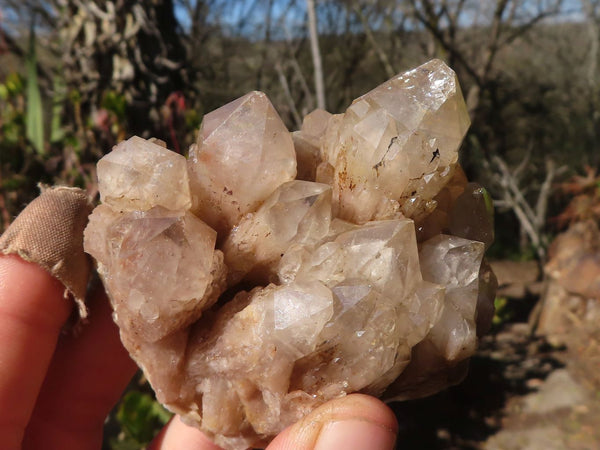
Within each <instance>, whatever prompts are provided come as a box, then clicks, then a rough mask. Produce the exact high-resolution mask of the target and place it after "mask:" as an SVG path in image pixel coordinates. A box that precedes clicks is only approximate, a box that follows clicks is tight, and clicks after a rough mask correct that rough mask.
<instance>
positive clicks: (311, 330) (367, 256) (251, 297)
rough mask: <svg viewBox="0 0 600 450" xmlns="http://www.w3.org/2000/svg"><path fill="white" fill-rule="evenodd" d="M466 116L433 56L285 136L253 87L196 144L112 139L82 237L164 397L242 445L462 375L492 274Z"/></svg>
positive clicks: (484, 201)
mask: <svg viewBox="0 0 600 450" xmlns="http://www.w3.org/2000/svg"><path fill="white" fill-rule="evenodd" d="M468 125H469V119H468V115H467V112H466V108H465V104H464V100H463V97H462V94H461V91H460V88H459V85H458V82H457V79H456V76H455V74H454V73H453V72H452V70H451V69H450V68H449V67H447V66H446V65H445V64H444V63H443V62H441V61H439V60H433V61H430V62H428V63H426V64H424V65H422V66H420V67H418V68H416V69H413V70H411V71H409V72H406V73H403V74H400V75H398V76H396V77H394V78H393V79H391V80H389V81H388V82H386V83H384V84H383V85H381V86H379V87H377V88H376V89H374V90H373V91H371V92H369V93H367V94H365V95H363V96H362V97H360V98H358V99H357V100H355V101H354V102H353V103H352V105H351V106H350V107H349V108H348V109H347V110H346V112H345V113H343V114H338V115H332V114H329V113H328V112H326V111H322V110H317V111H314V112H312V113H311V114H309V115H308V116H307V117H306V118H305V120H304V123H303V126H302V129H301V130H299V131H296V132H294V133H289V132H288V130H287V129H286V127H285V126H284V124H283V122H282V121H281V119H280V118H279V116H278V115H277V112H276V111H275V109H274V108H273V106H272V105H271V103H270V102H269V100H268V98H267V97H266V95H265V94H263V93H261V92H251V93H249V94H247V95H245V96H244V97H242V98H240V99H238V100H235V101H234V102H232V103H229V104H227V105H225V106H223V107H222V108H220V109H217V110H216V111H214V112H211V113H209V114H207V115H206V116H205V117H204V120H203V123H202V126H201V129H200V132H199V137H198V141H197V143H196V145H194V146H193V147H192V148H191V149H190V151H189V157H188V158H187V159H186V158H185V157H184V156H181V155H179V154H176V153H174V152H171V151H169V150H167V149H166V148H165V147H164V146H162V145H160V144H161V143H160V142H158V141H146V140H144V139H141V138H138V137H133V138H131V139H129V140H128V141H125V142H122V143H120V144H119V145H117V146H116V147H115V148H114V149H113V150H112V152H110V153H109V154H107V155H106V156H105V157H104V158H103V159H102V160H101V161H100V162H99V163H98V178H99V186H100V194H101V200H102V204H101V205H100V206H98V207H97V208H96V209H95V210H94V212H93V214H92V215H91V217H90V222H89V225H88V227H87V229H86V232H85V248H86V251H87V252H88V253H90V254H91V255H92V256H93V257H94V258H95V259H96V261H97V267H98V272H99V273H100V275H101V277H102V279H103V281H104V284H105V286H106V289H107V291H108V293H109V296H110V299H111V302H112V306H113V308H114V319H115V321H116V322H117V324H118V325H119V327H120V332H121V339H122V341H123V343H124V345H125V346H126V348H127V349H128V350H129V352H130V353H131V355H132V356H133V358H134V359H135V360H136V361H137V362H138V364H139V365H140V367H142V368H143V370H144V372H145V374H146V376H147V378H148V380H149V381H150V383H151V384H152V386H153V388H154V390H155V391H156V394H157V397H158V399H159V400H160V401H161V402H162V403H163V404H165V405H166V406H167V407H168V408H169V409H170V410H171V411H174V412H176V413H178V414H180V415H181V416H182V417H183V419H184V421H186V422H187V423H188V424H191V425H194V426H197V427H199V428H200V429H201V430H203V431H204V432H206V433H207V434H208V435H209V436H211V437H212V438H213V439H214V440H215V442H216V443H217V444H219V445H221V446H223V447H225V448H232V449H237V448H240V449H241V448H247V447H253V446H260V445H264V444H265V443H266V442H268V441H269V440H270V439H271V438H272V437H273V436H274V435H275V434H276V433H278V432H279V431H281V430H282V429H283V428H284V427H286V426H287V425H289V424H291V423H293V422H294V421H296V420H298V419H300V418H301V417H303V416H304V415H306V414H307V413H308V412H310V411H311V410H312V409H314V408H315V407H317V406H318V405H320V404H322V403H323V402H325V401H327V400H329V399H332V398H335V397H339V396H342V395H345V394H347V393H351V392H356V391H360V392H365V393H369V394H373V395H377V396H382V397H384V398H388V399H409V398H416V397H420V396H424V395H428V394H431V393H434V392H436V391H438V390H440V389H442V388H444V387H446V386H448V385H450V384H453V383H456V382H457V381H459V380H460V379H461V378H462V376H463V375H464V371H465V367H466V361H467V359H468V357H469V356H470V355H472V354H473V352H474V350H475V348H476V344H477V336H478V335H479V334H481V333H482V332H485V330H486V328H487V327H488V326H489V324H490V321H491V317H492V315H493V298H494V290H495V285H494V283H495V279H494V276H493V273H492V272H491V270H490V269H489V267H488V266H487V264H486V263H485V262H484V259H483V255H484V251H485V248H486V247H487V246H489V244H490V243H491V241H492V239H493V224H492V214H491V205H490V203H489V198H488V197H487V194H486V192H485V190H484V189H483V188H482V187H481V186H478V185H476V184H473V183H468V182H467V180H466V178H465V176H464V173H463V172H462V170H461V169H460V167H459V165H458V164H457V160H458V149H459V146H460V144H461V140H462V138H463V137H464V135H465V133H466V131H467V128H468Z"/></svg>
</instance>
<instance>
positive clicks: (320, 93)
mask: <svg viewBox="0 0 600 450" xmlns="http://www.w3.org/2000/svg"><path fill="white" fill-rule="evenodd" d="M306 10H307V12H308V30H309V35H310V50H311V54H312V58H313V66H314V76H315V91H316V94H317V107H318V108H321V109H326V107H325V80H324V77H323V63H322V61H321V50H320V48H319V33H318V31H317V16H316V14H315V1H314V0H306Z"/></svg>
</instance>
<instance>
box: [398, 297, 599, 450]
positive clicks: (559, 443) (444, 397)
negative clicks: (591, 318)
mask: <svg viewBox="0 0 600 450" xmlns="http://www.w3.org/2000/svg"><path fill="white" fill-rule="evenodd" d="M527 303H529V304H531V301H529V302H527ZM524 312H526V311H524ZM523 317H526V314H523V315H522V317H521V318H523ZM517 320H518V319H517ZM560 341H562V342H560ZM560 341H559V340H556V339H554V340H553V344H552V345H551V344H550V343H549V342H548V341H547V340H546V339H545V338H543V337H539V336H532V335H531V330H530V326H529V325H528V323H526V322H524V321H520V322H519V321H516V322H513V323H507V324H504V325H503V326H500V327H498V328H497V329H495V330H493V332H492V333H491V334H489V335H488V336H486V337H484V338H483V339H482V342H481V343H480V349H479V351H478V352H477V354H476V355H475V356H474V357H473V358H472V360H471V368H470V371H469V375H468V376H467V378H466V379H465V381H464V382H463V383H461V384H460V385H458V386H455V387H453V388H450V389H448V390H446V391H444V392H441V393H439V394H437V395H435V396H433V397H430V398H426V399H422V400H415V401H411V402H405V403H397V404H393V405H391V406H392V408H393V409H394V410H395V412H396V415H397V417H398V421H399V423H400V434H399V439H398V446H397V447H398V448H399V449H432V450H434V449H489V450H513V449H514V450H517V449H519V450H521V449H528V450H542V449H543V450H548V449H550V450H552V449H590V450H591V449H599V448H600V427H599V426H598V425H600V330H595V329H594V327H577V326H573V329H572V330H571V332H570V333H569V334H568V335H566V336H564V338H563V339H561V340H560Z"/></svg>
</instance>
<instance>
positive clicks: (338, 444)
mask: <svg viewBox="0 0 600 450" xmlns="http://www.w3.org/2000/svg"><path fill="white" fill-rule="evenodd" d="M397 432H398V423H397V422H396V417H395V416H394V413H393V412H392V411H391V410H390V409H389V408H388V407H387V406H386V405H385V404H383V403H382V402H381V401H380V400H377V399H376V398H374V397H370V396H367V395H363V394H352V395H348V396H346V397H342V398H339V399H335V400H331V401H329V402H327V403H325V404H324V405H322V406H320V407H319V408H317V409H316V410H314V411H313V412H312V413H310V414H309V415H308V416H306V417H305V418H304V419H302V420H300V421H299V422H297V423H295V424H294V425H292V426H290V427H288V428H286V429H285V430H283V431H282V432H281V433H280V434H279V435H278V436H277V437H276V438H275V439H274V440H273V442H271V444H269V446H268V447H267V450H309V449H310V450H313V449H314V450H331V449H338V448H340V449H342V448H343V449H345V450H391V449H393V448H394V444H395V441H396V434H397Z"/></svg>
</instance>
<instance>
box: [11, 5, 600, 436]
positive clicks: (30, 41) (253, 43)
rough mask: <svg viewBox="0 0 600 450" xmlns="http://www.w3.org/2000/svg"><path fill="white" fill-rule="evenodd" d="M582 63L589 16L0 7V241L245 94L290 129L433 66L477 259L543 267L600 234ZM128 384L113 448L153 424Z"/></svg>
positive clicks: (590, 102)
mask: <svg viewBox="0 0 600 450" xmlns="http://www.w3.org/2000/svg"><path fill="white" fill-rule="evenodd" d="M599 53H600V1H599V0H482V1H475V0H402V1H401V0H397V1H394V0H316V1H315V0H235V1H234V0H206V1H201V0H142V1H131V0H0V231H2V230H3V229H5V228H6V227H7V226H8V225H9V224H10V222H11V220H12V219H13V218H14V216H15V215H16V214H18V212H19V211H20V210H21V209H22V208H23V206H24V205H26V204H27V202H29V201H30V200H31V199H32V198H34V197H35V196H36V195H37V192H38V189H37V184H38V183H40V182H41V183H48V184H66V185H76V186H80V187H83V188H85V189H86V190H87V191H88V193H89V194H90V195H92V196H95V195H96V194H97V186H96V181H95V162H96V161H97V160H98V159H99V158H100V157H102V155H103V154H105V153H106V152H108V151H110V149H111V147H112V146H113V145H115V144H116V143H117V142H118V141H120V140H122V139H125V138H127V137H129V136H131V135H134V134H135V135H139V136H142V137H145V138H149V137H152V136H154V137H157V138H159V139H162V140H164V141H165V142H167V144H168V147H169V148H170V149H172V150H174V151H177V152H180V153H182V154H185V153H186V151H187V148H188V146H189V145H190V144H191V143H192V142H194V140H195V133H196V130H197V128H198V126H199V124H200V122H201V120H202V116H203V114H204V113H205V112H208V111H211V110H213V109H215V108H217V107H219V106H221V105H223V104H225V103H226V102H228V101H230V100H233V99H234V98H237V97H239V96H241V95H243V94H244V93H246V92H248V91H250V90H262V91H264V92H266V93H267V94H268V96H269V98H270V99H271V101H272V102H273V104H274V105H275V107H276V108H277V110H278V111H279V113H280V114H281V116H282V117H283V119H284V121H285V122H286V124H287V125H288V127H289V128H290V129H297V128H299V126H300V125H301V118H302V116H303V115H305V114H307V113H308V112H310V111H312V110H313V109H315V108H316V107H324V108H326V109H327V110H329V111H331V112H334V113H338V112H342V111H343V110H344V109H345V108H346V107H347V106H348V105H349V104H350V102H351V101H352V99H354V98H355V97H357V96H359V95H361V94H363V93H365V92H366V91H368V90H370V89H371V88H373V87H375V86H377V85H378V84H380V83H381V82H383V81H384V80H386V79H387V78H389V77H391V76H393V75H394V74H395V73H397V72H400V71H403V70H406V69H409V68H411V67H414V66H416V65H418V64H420V63H423V62H425V61H427V60H429V59H431V58H434V57H437V58H441V59H443V60H445V61H446V62H447V63H448V64H449V65H450V66H451V67H453V68H454V69H455V70H456V72H457V74H458V76H459V79H460V81H461V85H462V89H463V92H464V95H465V98H466V100H467V105H468V109H469V113H470V115H471V120H472V126H471V129H470V132H469V134H468V136H467V138H466V140H465V143H464V146H463V150H462V156H461V158H462V161H461V162H462V164H463V167H464V168H465V170H466V172H467V174H468V175H469V177H470V178H471V179H475V180H478V181H480V182H481V183H482V184H484V185H485V186H486V187H487V188H488V189H489V191H490V192H491V194H492V196H493V198H494V199H495V200H496V202H495V203H496V221H497V232H496V233H497V241H496V244H495V245H494V247H493V248H492V256H493V257H496V258H513V259H535V260H537V261H539V262H540V264H542V263H543V262H544V260H545V258H546V249H547V247H548V245H549V242H550V241H551V238H552V236H553V235H554V234H556V233H557V232H558V231H559V229H560V227H564V226H565V225H567V224H568V223H569V222H571V221H573V220H578V219H581V218H587V217H590V216H595V217H596V218H597V217H600V210H599V208H598V206H597V205H598V199H599V198H600V177H598V176H597V175H596V174H597V171H596V169H595V168H597V167H598V164H599V163H600V151H599V148H598V137H599V136H598V135H599V132H600V129H599V125H600V108H599V106H600V75H599V74H598V72H599V70H598V63H599ZM576 174H585V176H581V177H579V178H572V177H573V176H575V175H576ZM568 179H573V180H578V183H579V184H576V185H573V184H568V183H566V184H565V181H566V180H568ZM560 183H562V184H560ZM560 186H562V188H559V187H560ZM565 186H566V188H565ZM569 186H571V188H569ZM573 186H575V187H573ZM569 189H570V190H569ZM583 192H586V195H587V197H586V196H584V197H585V198H583V200H581V199H580V200H579V201H578V202H575V203H573V201H572V199H573V197H574V196H577V195H579V196H580V197H581V195H582V193H583ZM594 198H595V201H592V200H593V199H594ZM590 199H592V200H590ZM569 202H570V203H569ZM567 205H568V206H567ZM565 208H566V209H565ZM561 211H562V212H561ZM142 381H143V380H141V381H140V380H138V381H136V383H137V384H136V383H134V385H132V386H133V387H132V390H130V393H129V394H127V396H126V397H125V398H124V400H123V402H122V403H121V404H120V406H119V407H118V408H117V410H115V413H114V414H113V415H112V416H111V418H110V420H109V422H110V423H109V424H108V425H107V427H108V428H110V429H112V428H114V427H113V425H111V424H116V423H120V424H121V426H122V428H121V429H120V431H118V432H117V431H115V433H114V434H115V435H118V437H116V438H114V440H113V441H111V442H113V444H110V445H113V447H114V448H137V447H139V446H140V445H143V442H146V441H147V440H148V439H150V437H151V434H152V432H153V431H152V430H154V429H155V426H154V425H152V427H151V431H148V430H147V429H145V428H144V426H143V425H142V424H147V423H152V424H156V423H163V422H164V421H165V420H166V419H167V417H168V415H166V413H165V412H164V411H163V410H161V409H160V407H158V406H157V405H156V404H155V403H153V402H152V398H151V396H150V393H149V392H148V391H147V388H146V387H145V385H144V384H143V382H142ZM131 392H133V393H131ZM115 429H116V428H115ZM149 433H150V434H149ZM117 441H118V443H115V442H117ZM107 445H109V444H107Z"/></svg>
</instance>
